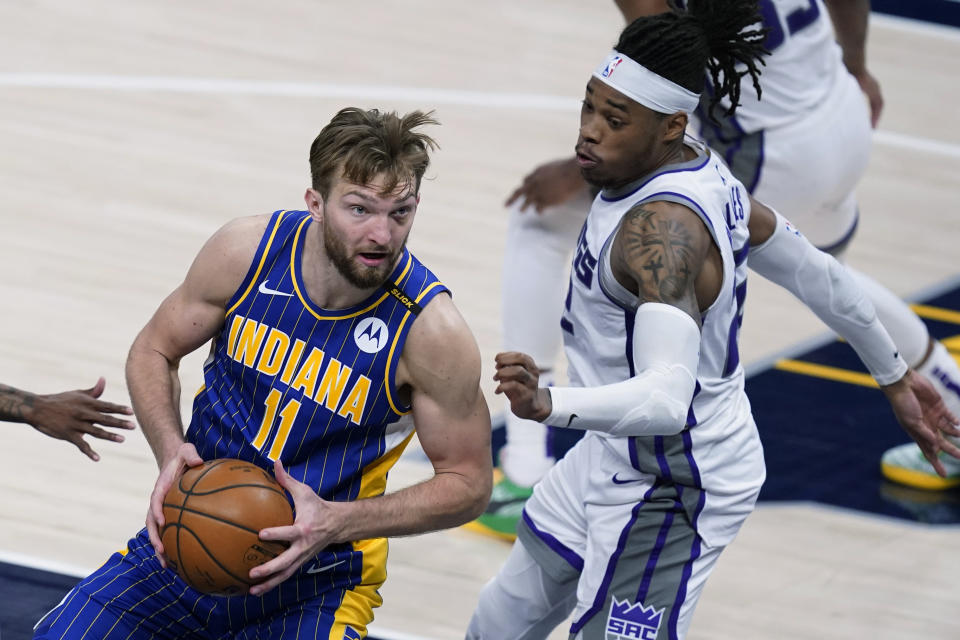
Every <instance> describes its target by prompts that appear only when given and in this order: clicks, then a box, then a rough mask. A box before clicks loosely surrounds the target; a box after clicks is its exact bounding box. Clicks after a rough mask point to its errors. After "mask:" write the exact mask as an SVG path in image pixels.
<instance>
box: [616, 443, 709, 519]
mask: <svg viewBox="0 0 960 640" xmlns="http://www.w3.org/2000/svg"><path fill="white" fill-rule="evenodd" d="M683 438H684V434H683V433H678V434H676V435H672V436H651V437H637V438H631V442H630V445H631V447H633V452H634V455H635V456H636V460H637V463H638V465H637V466H638V467H639V469H640V470H641V471H645V472H647V473H653V474H656V475H657V476H658V477H660V478H661V479H662V480H663V481H665V482H668V483H673V484H677V485H680V486H681V487H682V490H681V491H680V492H679V493H680V495H679V500H680V502H681V503H682V504H683V510H684V512H685V513H686V514H687V518H688V519H689V520H690V522H691V523H696V517H697V514H698V511H699V508H700V501H701V494H702V493H703V490H702V489H700V488H699V486H698V485H699V484H700V482H699V475H700V474H699V472H698V471H697V470H696V469H695V468H694V467H693V466H692V465H691V461H690V458H688V457H687V450H686V445H685V443H684V440H683ZM658 441H659V442H660V443H661V445H660V448H661V449H662V451H658V445H657V442H658ZM691 457H692V454H691ZM694 463H695V461H694Z"/></svg>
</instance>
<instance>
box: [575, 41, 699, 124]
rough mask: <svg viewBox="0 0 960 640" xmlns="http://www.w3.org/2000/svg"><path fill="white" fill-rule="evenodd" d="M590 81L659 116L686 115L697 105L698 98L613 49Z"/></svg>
mask: <svg viewBox="0 0 960 640" xmlns="http://www.w3.org/2000/svg"><path fill="white" fill-rule="evenodd" d="M593 77H594V78H596V79H598V80H600V81H601V82H604V83H606V84H608V85H610V86H611V87H613V88H614V89H616V90H617V91H619V92H620V93H622V94H623V95H625V96H627V97H628V98H630V99H631V100H633V101H635V102H639V103H640V104H642V105H643V106H645V107H647V108H649V109H653V110H654V111H656V112H658V113H676V112H677V111H686V112H688V113H689V112H692V111H693V110H694V109H696V108H697V104H698V103H699V102H700V96H699V95H698V94H696V93H694V92H692V91H690V90H688V89H684V88H683V87H681V86H680V85H678V84H677V83H676V82H671V81H670V80H667V79H666V78H664V77H663V76H660V75H657V74H656V73H654V72H653V71H650V70H649V69H647V68H646V67H645V66H643V65H642V64H640V63H638V62H636V61H635V60H631V59H630V58H628V57H627V56H625V55H623V54H622V53H619V52H618V51H617V50H616V49H614V50H613V51H611V52H610V53H609V55H607V58H606V59H605V60H604V61H603V62H602V63H601V64H600V66H599V67H597V70H596V71H594V72H593Z"/></svg>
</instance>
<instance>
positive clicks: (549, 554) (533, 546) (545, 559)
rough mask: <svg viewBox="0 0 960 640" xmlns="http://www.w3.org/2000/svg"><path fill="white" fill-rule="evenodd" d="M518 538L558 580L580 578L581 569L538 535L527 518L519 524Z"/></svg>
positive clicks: (548, 573) (565, 580)
mask: <svg viewBox="0 0 960 640" xmlns="http://www.w3.org/2000/svg"><path fill="white" fill-rule="evenodd" d="M517 539H518V540H519V541H520V542H522V543H523V546H524V548H525V549H526V550H527V552H529V553H530V555H531V556H532V557H533V559H534V560H536V562H537V564H538V565H540V567H541V568H542V569H543V570H544V572H545V573H546V574H547V575H548V576H550V577H551V578H553V579H554V580H556V581H557V582H567V581H569V580H578V579H579V578H580V571H579V569H577V568H575V567H573V566H572V565H571V564H570V562H569V561H568V560H566V559H564V558H563V556H562V555H560V554H559V553H558V552H557V550H556V549H553V548H551V547H550V546H549V545H548V543H547V542H546V541H545V540H544V539H543V538H541V537H540V536H539V535H537V533H536V532H535V531H533V530H532V529H531V528H530V526H529V525H528V524H527V522H526V519H525V518H521V520H520V523H519V524H518V525H517Z"/></svg>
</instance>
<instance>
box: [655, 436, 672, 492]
mask: <svg viewBox="0 0 960 640" xmlns="http://www.w3.org/2000/svg"><path fill="white" fill-rule="evenodd" d="M653 449H654V451H655V452H656V454H657V464H658V465H659V466H660V476H661V477H662V478H663V479H664V480H667V481H668V482H672V481H673V476H672V475H670V463H669V462H667V456H666V454H665V453H664V451H663V436H654V437H653Z"/></svg>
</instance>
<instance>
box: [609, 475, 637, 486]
mask: <svg viewBox="0 0 960 640" xmlns="http://www.w3.org/2000/svg"><path fill="white" fill-rule="evenodd" d="M641 481H643V478H628V479H627V480H619V479H618V478H617V474H613V484H630V483H631V482H641Z"/></svg>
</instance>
